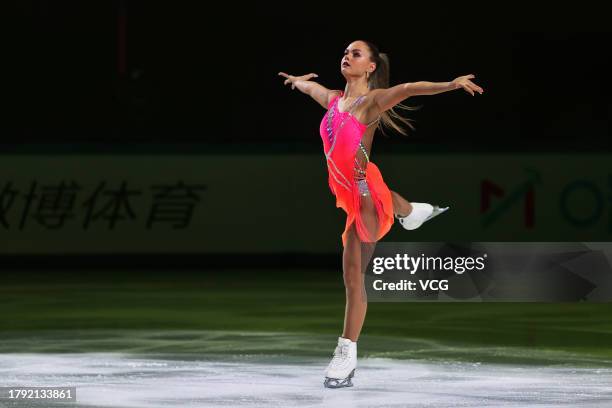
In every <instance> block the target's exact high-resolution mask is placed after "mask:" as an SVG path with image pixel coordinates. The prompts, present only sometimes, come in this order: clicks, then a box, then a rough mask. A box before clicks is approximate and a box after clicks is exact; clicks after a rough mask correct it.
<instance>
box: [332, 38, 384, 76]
mask: <svg viewBox="0 0 612 408" xmlns="http://www.w3.org/2000/svg"><path fill="white" fill-rule="evenodd" d="M374 69H376V64H375V63H374V62H372V60H371V54H370V49H369V48H368V45H367V44H366V43H365V42H363V41H354V42H352V43H350V44H349V46H348V47H346V49H345V50H344V55H343V57H342V60H341V61H340V71H341V72H342V75H344V77H347V76H364V77H365V75H366V72H367V71H369V73H370V74H369V75H372V72H373V71H374Z"/></svg>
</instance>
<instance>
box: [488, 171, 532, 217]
mask: <svg viewBox="0 0 612 408" xmlns="http://www.w3.org/2000/svg"><path fill="white" fill-rule="evenodd" d="M525 172H526V177H525V179H524V180H523V181H522V182H520V183H519V184H517V185H515V186H513V187H510V188H507V187H506V188H504V187H502V186H500V185H499V184H496V183H494V182H493V181H491V180H489V179H484V180H482V181H481V183H480V213H481V214H482V215H483V217H482V225H483V227H488V226H490V225H491V224H493V223H494V222H495V221H497V220H498V219H499V218H501V217H502V216H503V215H504V213H506V212H507V211H508V210H509V209H511V208H513V207H516V206H521V207H522V209H523V211H522V214H523V217H522V223H523V225H524V226H525V228H533V227H534V225H535V189H536V185H538V184H541V183H542V179H541V178H540V174H539V173H538V172H537V171H536V170H533V169H528V168H527V169H525Z"/></svg>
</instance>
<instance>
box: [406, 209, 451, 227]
mask: <svg viewBox="0 0 612 408" xmlns="http://www.w3.org/2000/svg"><path fill="white" fill-rule="evenodd" d="M410 204H412V211H411V212H410V214H408V215H407V216H405V217H400V216H399V215H397V214H395V218H397V219H398V221H399V223H400V224H402V227H404V228H405V229H407V230H415V229H417V228H419V227H420V226H421V225H422V224H423V223H424V222H425V221H429V220H431V219H432V218H434V217H437V216H438V215H440V214H442V213H443V212H445V211H446V210H448V209H449V207H443V208H442V207H439V206H437V205H431V204H427V203H410Z"/></svg>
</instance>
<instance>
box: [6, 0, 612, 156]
mask: <svg viewBox="0 0 612 408" xmlns="http://www.w3.org/2000/svg"><path fill="white" fill-rule="evenodd" d="M13 5H14V6H15V8H14V9H13V12H14V13H13V14H11V15H12V16H15V18H11V19H9V21H8V23H9V25H8V30H9V32H8V34H9V35H8V36H7V37H6V39H7V40H8V41H7V48H6V50H8V51H7V52H6V54H5V56H6V57H7V58H5V68H7V69H8V70H9V71H8V74H7V75H5V79H6V81H5V85H4V90H5V91H4V93H5V97H6V98H5V100H6V101H8V102H9V103H8V105H9V107H8V108H7V109H5V110H4V112H5V114H6V116H5V120H4V121H3V127H4V129H5V132H3V135H4V139H5V140H4V141H5V142H10V143H14V144H21V143H31V142H51V143H56V142H57V143H61V142H74V141H79V142H96V141H98V142H99V141H102V142H105V141H114V142H115V141H116V142H141V141H142V142H207V143H218V144H225V143H233V144H241V143H247V142H252V143H256V144H260V143H261V142H278V143H285V144H289V145H294V146H299V148H302V149H307V150H310V149H318V148H320V145H319V140H318V138H319V136H318V126H319V122H320V120H321V118H322V116H323V114H324V110H323V109H322V108H321V107H320V106H319V105H318V104H317V103H316V102H314V101H312V100H311V99H310V98H309V97H308V96H306V95H304V94H301V93H299V91H297V90H294V91H291V90H290V88H289V87H287V86H283V84H282V82H283V79H282V78H281V77H279V76H278V75H277V73H278V72H279V71H285V72H288V73H290V74H295V75H302V74H305V73H309V72H316V73H317V74H318V75H319V77H318V79H317V80H318V82H320V83H321V84H323V85H325V86H326V87H328V88H333V89H343V88H344V82H343V77H342V76H341V74H340V69H339V62H340V59H341V57H342V52H343V50H344V48H345V47H346V46H347V45H348V44H349V43H350V42H351V41H353V40H357V39H369V40H371V41H373V42H375V43H377V44H378V45H379V48H380V49H381V51H383V52H386V53H387V54H388V55H389V56H390V60H391V81H392V85H394V84H397V83H401V82H413V81H419V80H427V81H450V80H452V79H454V78H455V77H457V76H459V75H465V74H474V75H476V78H475V80H474V82H475V83H477V84H478V85H480V86H482V87H483V88H484V90H485V93H484V94H483V95H476V96H474V97H472V96H471V95H469V94H467V93H466V92H465V91H463V90H456V91H452V92H449V93H444V94H440V95H435V96H421V97H414V98H411V99H408V100H407V101H405V102H406V103H407V104H408V105H411V106H422V108H421V109H420V110H418V111H414V112H409V113H406V115H409V117H410V118H412V119H414V120H416V122H415V125H416V128H417V131H416V132H413V133H412V135H411V137H410V138H402V137H400V136H398V135H395V136H397V137H392V138H391V139H388V140H387V141H386V142H385V143H380V144H379V145H378V146H377V149H381V150H384V149H391V148H393V146H394V144H398V143H400V144H404V143H417V144H430V145H435V146H439V147H441V148H443V149H447V150H479V149H482V148H485V149H487V150H513V149H518V150H532V149H537V150H569V151H576V150H584V151H589V150H591V151H592V150H595V151H600V150H602V149H605V150H610V149H611V148H612V143H611V142H610V137H609V135H610V117H611V115H612V103H611V102H610V98H609V94H610V80H609V73H610V72H611V69H610V68H611V66H610V58H609V44H610V42H611V40H612V35H611V33H610V32H609V31H608V29H607V27H606V26H605V25H601V24H599V23H598V18H599V17H601V13H599V12H598V11H597V10H578V11H576V12H574V13H572V12H569V13H567V14H564V15H563V16H561V15H560V16H555V15H554V13H555V12H556V11H557V10H556V9H555V10H552V11H551V10H547V11H546V12H545V13H542V15H541V16H540V15H538V16H535V15H534V14H533V12H532V11H533V10H531V9H530V10H529V12H522V11H521V10H520V9H518V7H517V9H516V10H512V11H513V13H510V12H506V11H503V10H497V11H494V10H491V11H490V12H489V11H488V10H485V11H484V12H483V11H482V10H480V11H478V15H477V14H476V13H475V12H474V11H473V10H463V11H461V10H459V11H457V12H447V13H445V14H444V15H443V14H442V13H441V12H440V11H438V12H437V14H436V12H435V11H427V12H425V11H416V9H414V8H411V7H410V8H409V7H407V6H404V7H405V9H399V8H397V6H391V5H389V6H388V7H387V8H385V11H383V10H379V11H375V10H374V9H372V8H371V9H370V11H368V9H366V8H363V7H358V6H355V7H354V8H350V7H348V8H346V9H345V10H340V11H338V12H331V11H330V10H329V8H328V7H324V6H321V5H315V4H312V5H300V4H285V5H283V6H279V7H278V8H276V7H272V6H268V7H267V8H266V9H264V8H250V9H247V8H245V6H241V5H235V7H234V5H233V3H232V4H229V3H228V6H227V7H228V9H227V10H226V11H221V10H219V9H218V8H216V10H215V11H213V10H212V8H211V7H209V6H207V5H205V4H199V6H198V5H196V4H195V3H194V2H192V3H187V2H155V1H152V2H145V1H127V0H124V1H119V0H115V1H110V2H102V1H99V2H96V1H92V2H77V1H65V2H51V1H30V2H14V3H13ZM308 9H310V10H308ZM307 11H311V12H313V13H312V16H311V15H310V14H309V15H306V12H307ZM515 15H516V16H515ZM390 133H392V132H390Z"/></svg>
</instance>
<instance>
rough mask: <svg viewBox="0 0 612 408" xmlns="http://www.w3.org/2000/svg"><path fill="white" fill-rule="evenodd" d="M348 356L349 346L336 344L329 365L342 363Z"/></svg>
mask: <svg viewBox="0 0 612 408" xmlns="http://www.w3.org/2000/svg"><path fill="white" fill-rule="evenodd" d="M348 358H349V346H348V344H343V345H342V346H336V349H335V350H334V358H332V361H331V365H332V366H335V365H342V364H344V363H345V362H346V360H347V359H348Z"/></svg>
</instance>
